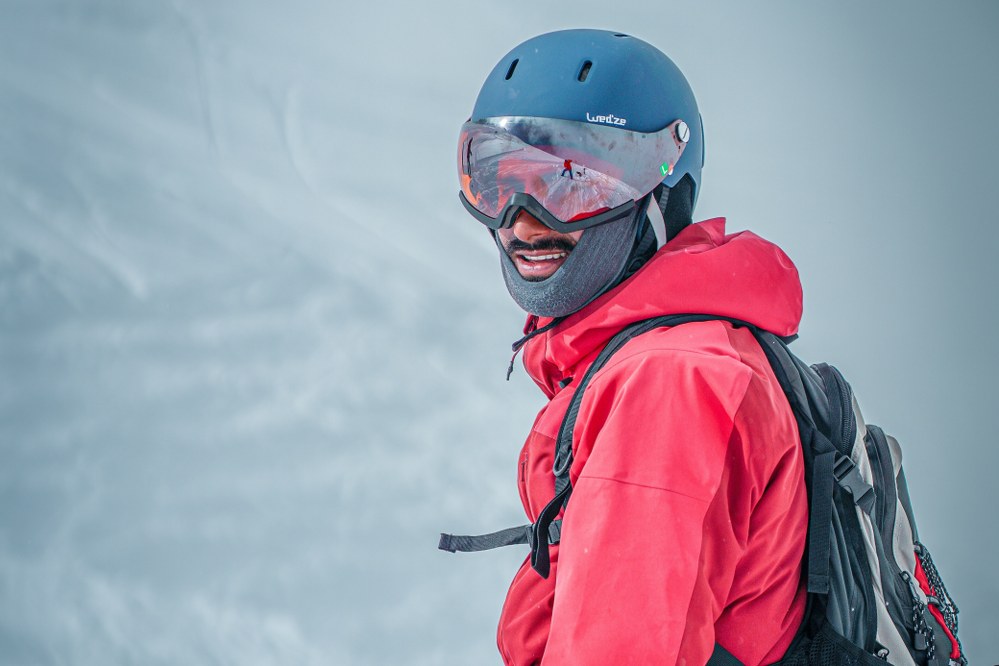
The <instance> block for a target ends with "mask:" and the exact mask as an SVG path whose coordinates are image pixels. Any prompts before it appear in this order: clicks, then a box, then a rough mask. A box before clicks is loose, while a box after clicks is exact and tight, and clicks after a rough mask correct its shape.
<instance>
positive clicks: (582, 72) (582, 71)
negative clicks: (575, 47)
mask: <svg viewBox="0 0 999 666" xmlns="http://www.w3.org/2000/svg"><path fill="white" fill-rule="evenodd" d="M590 67H593V63H592V62H591V61H589V60H587V61H586V62H584V63H583V66H582V67H580V68H579V76H577V77H576V79H577V80H578V81H579V82H580V83H582V82H583V81H585V80H586V77H587V76H589V75H590Z"/></svg>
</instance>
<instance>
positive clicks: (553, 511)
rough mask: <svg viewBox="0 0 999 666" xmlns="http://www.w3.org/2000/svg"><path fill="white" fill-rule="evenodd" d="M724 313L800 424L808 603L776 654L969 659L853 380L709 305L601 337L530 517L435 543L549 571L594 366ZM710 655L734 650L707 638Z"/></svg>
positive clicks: (894, 452)
mask: <svg viewBox="0 0 999 666" xmlns="http://www.w3.org/2000/svg"><path fill="white" fill-rule="evenodd" d="M712 320H722V321H728V322H729V323H731V324H733V325H734V326H737V327H745V328H748V329H749V330H750V331H752V333H753V335H754V336H755V337H756V340H757V341H758V342H759V344H760V346H761V347H762V349H763V351H764V353H765V354H766V356H767V359H768V360H769V362H770V366H771V368H772V369H773V372H774V375H775V376H776V378H777V380H778V382H779V383H780V385H781V388H782V389H783V391H784V394H785V395H786V396H787V400H788V403H789V404H790V407H791V411H792V413H793V414H794V417H795V420H796V422H797V425H798V432H799V434H800V436H801V444H802V451H803V453H804V462H805V481H806V486H807V490H808V498H809V516H808V538H807V546H806V551H805V560H804V562H803V566H802V569H803V573H804V575H805V576H807V588H808V596H807V605H806V610H805V616H804V619H803V621H802V624H801V627H800V629H799V630H798V633H797V635H796V637H795V639H794V641H793V643H792V645H791V647H790V648H789V649H788V651H787V653H786V654H785V656H784V657H783V659H782V660H781V661H780V662H779V663H780V664H782V665H787V666H798V665H806V664H807V665H809V666H815V665H825V664H829V665H833V664H837V665H838V664H851V665H866V664H872V665H874V664H879V665H881V666H883V665H884V664H885V663H886V662H887V663H889V664H894V665H896V666H902V665H906V666H914V665H918V666H924V665H925V666H966V664H967V659H966V658H965V656H964V652H963V649H962V647H961V643H960V641H959V640H958V638H957V614H958V609H957V606H956V605H955V604H954V601H953V600H952V599H951V597H950V595H949V594H948V593H947V590H946V588H945V587H944V584H943V581H942V580H941V578H940V574H939V572H938V571H937V568H936V566H935V565H934V563H933V560H932V558H931V557H930V553H929V551H928V550H927V549H926V547H925V546H924V545H923V544H922V543H921V542H920V541H919V535H918V533H917V531H916V524H915V520H914V514H913V511H912V505H911V502H910V500H909V492H908V489H907V486H906V482H905V474H904V472H903V470H902V451H901V447H900V446H899V444H898V442H897V441H896V440H895V439H894V438H893V437H891V436H889V435H886V434H885V432H884V431H883V430H882V429H881V428H879V427H878V426H875V425H872V424H865V423H864V420H863V417H862V416H861V413H860V409H859V407H858V405H857V402H856V400H855V399H854V396H853V391H852V390H851V388H850V385H849V384H848V383H847V382H846V380H845V379H844V378H843V376H842V374H840V372H839V371H838V370H837V369H836V368H834V367H833V366H831V365H827V364H825V363H819V364H816V365H813V366H809V365H807V364H805V363H804V362H803V361H801V360H800V359H798V358H797V357H796V356H795V355H794V354H792V353H791V351H790V350H789V349H788V347H787V343H788V342H790V341H791V340H792V339H793V337H792V338H790V339H784V338H780V337H778V336H776V335H774V334H772V333H769V332H767V331H764V330H762V329H760V328H757V327H755V326H753V325H752V324H749V323H747V322H743V321H740V320H736V319H730V318H728V317H720V316H712V315H668V316H663V317H655V318H652V319H647V320H644V321H640V322H636V323H634V324H631V325H629V326H628V327H626V328H625V329H623V330H622V331H621V332H619V333H618V334H617V335H616V336H614V337H613V338H612V339H611V340H610V342H608V343H607V345H606V346H605V347H604V349H603V350H602V351H601V352H600V354H599V355H598V356H597V358H596V359H595V360H594V362H593V363H592V365H591V366H590V368H589V369H588V370H587V372H586V373H585V375H584V376H583V378H582V380H580V382H579V384H578V386H577V388H576V390H575V393H574V395H573V397H572V400H571V402H570V404H569V407H568V409H567V411H566V415H565V418H564V420H563V421H562V424H561V427H560V429H559V433H558V438H557V440H556V451H555V464H554V468H553V472H554V474H555V497H554V498H552V500H551V502H549V503H548V505H547V506H546V507H545V508H544V509H543V510H542V511H541V513H540V514H539V516H538V519H537V521H535V522H534V523H533V524H531V525H524V526H521V527H513V528H509V529H506V530H501V531H499V532H493V533H491V534H485V535H478V536H456V535H452V534H441V538H440V543H439V545H438V547H439V548H440V549H441V550H447V551H450V552H456V551H462V552H471V551H481V550H488V549H492V548H496V547H499V546H505V545H512V544H529V545H530V547H531V566H532V567H534V569H535V570H536V571H537V572H538V573H539V574H540V575H541V576H542V577H545V578H547V577H548V575H549V571H550V560H549V553H548V546H549V544H551V543H558V541H559V539H560V536H561V521H560V520H557V516H558V514H559V512H560V511H561V510H562V508H563V507H564V506H565V505H566V503H567V502H568V501H569V497H570V495H571V494H572V486H571V484H570V483H569V467H570V465H571V464H572V436H573V430H574V427H575V423H576V418H577V416H578V414H579V407H580V405H581V404H582V400H583V395H584V392H585V390H586V387H587V386H588V384H589V382H590V380H591V379H592V377H593V376H594V375H595V374H596V373H597V372H598V371H599V370H600V369H601V368H602V367H603V366H604V365H605V364H606V363H607V361H608V359H610V357H611V356H612V355H613V354H614V353H615V352H617V351H618V350H619V349H620V348H621V347H622V346H624V344H625V343H627V342H628V341H629V340H631V339H632V338H634V337H635V336H637V335H641V334H642V333H645V332H647V331H650V330H652V329H654V328H660V327H672V326H678V325H681V324H684V323H687V322H691V321H712ZM708 665H709V666H738V665H740V662H739V661H738V660H737V659H736V658H735V657H734V656H732V655H731V654H730V653H728V652H727V651H726V650H725V649H724V648H723V647H722V646H721V645H717V644H716V645H715V649H714V653H713V654H712V657H711V659H710V661H709V662H708Z"/></svg>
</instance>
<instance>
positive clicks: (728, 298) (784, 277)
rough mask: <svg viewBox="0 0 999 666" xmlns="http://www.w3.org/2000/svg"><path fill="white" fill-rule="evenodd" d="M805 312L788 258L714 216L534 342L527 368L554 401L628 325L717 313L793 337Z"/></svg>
mask: <svg viewBox="0 0 999 666" xmlns="http://www.w3.org/2000/svg"><path fill="white" fill-rule="evenodd" d="M801 310H802V293H801V282H800V280H799V278H798V271H797V269H796V268H795V266H794V264H793V263H792V262H791V260H790V259H789V258H788V256H787V255H786V254H784V252H783V251H782V250H781V249H780V248H779V247H777V246H776V245H774V244H773V243H771V242H769V241H767V240H764V239H763V238H760V237H759V236H757V235H756V234H753V233H752V232H749V231H743V232H739V233H734V234H728V235H727V234H726V233H725V219H724V218H714V219H711V220H707V221H705V222H700V223H698V224H692V225H690V226H689V227H687V228H686V229H684V230H683V231H682V232H680V233H679V234H678V235H677V237H676V238H674V239H673V240H671V241H670V242H669V243H667V244H666V245H665V246H663V247H662V248H661V249H660V250H659V251H658V252H657V253H656V254H655V256H653V257H652V259H650V260H649V261H648V262H647V263H646V264H645V266H643V267H642V268H641V269H639V271H638V272H636V273H635V274H634V275H632V276H631V277H629V278H628V279H627V280H625V281H624V282H622V283H621V284H619V285H617V286H616V287H615V288H614V289H611V290H610V291H608V292H607V293H605V294H603V295H602V296H600V297H599V298H598V299H596V300H595V301H593V302H592V303H590V304H589V305H587V306H586V307H584V308H582V309H581V310H579V311H578V312H576V313H574V314H572V315H570V316H568V317H566V318H565V319H564V320H562V321H561V322H559V323H558V324H557V325H556V326H554V327H552V328H551V329H550V330H548V331H546V332H545V333H543V334H541V335H537V336H535V337H533V338H532V339H531V340H529V341H528V342H527V344H526V345H525V346H524V367H525V368H526V369H527V372H528V374H529V375H530V376H531V377H532V378H533V379H534V381H535V382H536V383H537V384H538V385H539V386H540V387H541V388H542V390H543V391H545V393H547V394H548V395H549V397H550V396H553V395H554V394H555V393H557V392H558V391H559V390H560V387H559V382H561V381H563V380H565V379H566V378H567V377H572V376H573V375H574V374H575V373H576V372H577V370H578V369H579V366H580V364H582V363H588V362H589V361H590V360H592V358H593V357H594V356H595V355H596V354H597V353H599V351H600V349H602V348H603V346H604V345H605V344H606V343H607V342H608V341H609V340H610V338H611V337H613V336H614V335H615V334H616V333H617V332H618V331H620V330H621V329H622V328H624V327H625V326H627V325H628V324H630V323H633V322H636V321H639V320H642V319H648V318H650V317H656V316H660V315H668V314H687V313H697V314H716V315H721V316H725V317H733V318H736V319H742V320H744V321H748V322H749V323H751V324H755V325H756V326H759V327H761V328H763V329H766V330H768V331H771V332H772V333H775V334H777V335H781V336H788V335H793V334H795V333H796V332H797V330H798V324H799V323H800V320H801ZM536 323H537V326H538V328H541V327H544V326H546V325H548V324H550V323H551V320H550V319H546V318H541V319H540V320H537V322H536Z"/></svg>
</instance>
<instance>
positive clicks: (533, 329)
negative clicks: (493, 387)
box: [506, 315, 565, 381]
mask: <svg viewBox="0 0 999 666" xmlns="http://www.w3.org/2000/svg"><path fill="white" fill-rule="evenodd" d="M563 319H565V317H555V319H552V321H551V323H549V324H547V325H545V326H542V327H541V328H538V316H537V315H531V316H529V317H528V318H527V323H526V324H525V325H524V337H522V338H521V339H520V340H517V341H516V342H514V343H513V356H511V357H510V365H509V367H507V369H506V380H507V381H510V375H512V374H513V363H514V361H516V360H517V354H519V353H520V350H521V349H523V348H524V345H526V344H527V341H528V340H530V339H531V338H533V337H534V336H536V335H541V334H542V333H544V332H545V331H550V330H551V329H552V328H554V327H555V326H556V325H558V324H559V323H560V322H561V321H562V320H563Z"/></svg>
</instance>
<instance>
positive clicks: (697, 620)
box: [498, 219, 808, 666]
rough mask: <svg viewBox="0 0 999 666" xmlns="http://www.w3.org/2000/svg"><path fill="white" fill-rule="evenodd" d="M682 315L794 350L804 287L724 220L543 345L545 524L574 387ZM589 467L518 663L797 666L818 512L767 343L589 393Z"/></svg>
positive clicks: (512, 635)
mask: <svg viewBox="0 0 999 666" xmlns="http://www.w3.org/2000/svg"><path fill="white" fill-rule="evenodd" d="M677 313H709V314H718V315H725V316H729V317H734V318H738V319H742V320H746V321H749V322H751V323H754V324H756V325H758V326H760V327H762V328H765V329H767V330H769V331H772V332H774V333H777V334H779V335H790V334H793V333H794V332H795V331H796V330H797V327H798V322H799V319H800V316H801V285H800V283H799V281H798V275H797V271H796V269H795V267H794V265H793V264H792V263H791V261H790V260H789V259H788V258H787V256H786V255H785V254H784V253H783V252H782V251H781V250H780V249H779V248H778V247H776V246H775V245H773V244H771V243H769V242H767V241H765V240H763V239H761V238H760V237H758V236H756V235H754V234H752V233H749V232H743V233H738V234H732V235H730V236H726V235H725V223H724V220H723V219H715V220H709V221H707V222H703V223H700V224H696V225H692V226H690V227H688V228H687V229H685V230H684V231H683V232H682V233H681V234H680V235H679V236H677V238H675V239H674V240H673V241H671V242H670V243H669V244H667V245H666V246H665V247H664V248H662V249H661V250H660V251H659V252H658V253H657V254H656V255H655V257H653V258H652V259H651V260H650V261H649V262H648V263H647V264H646V265H645V266H644V267H643V268H642V269H641V270H640V271H639V272H638V273H636V274H635V275H633V276H632V277H630V278H629V279H628V280H626V281H625V282H624V283H622V284H621V285H619V286H618V287H616V288H615V289H613V290H612V291H610V292H608V293H607V294H604V295H603V296H601V297H600V298H599V299H597V300H596V301H594V302H593V303H591V304H590V305H588V306H587V307H585V308H584V309H582V310H581V311H579V312H577V313H575V314H573V315H572V316H570V317H568V318H567V319H566V320H565V321H563V322H562V323H560V324H559V325H558V326H556V327H555V328H553V329H552V330H550V331H548V332H546V333H544V334H541V335H538V336H537V337H535V338H533V339H531V340H530V341H529V342H528V344H527V345H526V346H525V348H524V365H525V367H526V368H527V371H528V373H529V374H530V375H531V377H533V378H534V380H535V381H536V382H537V383H538V385H539V386H540V387H541V389H542V390H543V391H544V392H545V393H546V394H547V395H548V397H549V398H550V402H549V403H548V404H547V405H546V406H545V407H544V408H543V409H542V410H541V412H540V413H539V414H538V417H537V419H536V420H535V423H534V427H533V428H532V430H531V434H530V435H529V436H528V438H527V442H526V443H525V445H524V448H523V450H522V452H521V456H520V472H519V486H520V495H521V500H522V501H523V504H524V509H525V510H526V511H527V515H528V517H529V518H530V519H531V520H532V521H533V520H534V519H535V518H536V517H537V514H538V512H539V511H540V510H541V509H542V508H543V507H544V505H545V504H546V503H547V502H548V501H549V500H551V498H552V497H553V495H554V477H553V475H552V456H553V452H554V445H555V439H556V436H557V432H558V428H559V425H560V424H561V422H562V418H563V416H564V414H565V410H566V408H567V406H568V403H569V399H570V398H571V395H572V392H573V385H572V384H571V383H570V384H569V385H568V386H567V388H564V389H563V388H560V382H562V381H563V380H565V379H567V378H569V377H577V378H581V377H582V375H583V373H584V372H585V371H586V368H587V367H588V366H589V364H590V363H591V362H592V361H593V359H594V358H595V356H596V355H597V353H599V351H600V350H601V348H602V347H603V345H604V344H605V343H606V342H607V341H608V340H609V339H610V338H611V337H612V336H613V335H614V334H615V333H617V332H618V331H619V330H620V329H621V328H622V327H624V326H625V325H626V324H628V323H630V322H633V321H637V320H640V319H645V318H648V317H652V316H656V315H662V314H677ZM545 323H548V322H547V321H541V322H540V324H542V325H543V324H545ZM573 454H574V461H573V464H572V467H571V469H570V480H571V481H572V484H573V494H572V498H571V499H570V501H569V504H568V507H567V509H566V510H565V515H564V522H563V530H562V542H561V544H559V545H558V546H553V547H552V549H551V552H552V573H551V576H550V577H549V578H548V579H543V578H541V577H540V576H539V575H538V574H537V573H536V572H535V571H534V570H533V569H531V567H530V564H529V562H525V563H524V565H523V566H521V568H520V571H519V572H518V573H517V575H516V577H515V578H514V580H513V583H512V584H511V586H510V591H509V593H508V595H507V599H506V603H505V605H504V608H503V613H502V617H501V618H500V625H499V632H498V644H499V649H500V653H501V654H502V656H503V660H504V662H505V663H507V664H511V665H516V666H526V665H530V664H538V663H541V664H543V665H544V666H562V665H569V664H571V665H572V666H586V665H588V664H594V665H596V664H599V665H601V666H606V665H608V664H674V663H675V664H690V665H697V666H700V665H702V664H704V663H705V662H706V661H707V660H708V657H709V656H710V654H711V651H712V649H713V648H714V644H715V642H716V641H717V642H718V643H720V644H721V645H722V646H724V647H725V648H726V649H728V650H729V651H730V652H731V653H733V654H734V655H735V656H736V657H737V658H738V659H739V660H741V661H742V662H743V663H744V664H747V665H751V664H760V663H770V662H773V661H776V660H778V659H779V658H780V657H781V655H782V654H783V653H784V651H785V650H786V649H787V647H788V646H789V644H790V642H791V639H792V638H793V636H794V633H795V631H796V630H797V628H798V624H799V623H800V620H801V618H802V615H803V612H804V601H805V594H804V588H803V587H802V582H801V558H802V553H803V550H804V544H805V533H806V524H807V520H808V509H807V502H806V494H805V485H804V479H803V462H802V455H801V445H800V443H799V441H798V435H797V429H796V426H795V422H794V418H793V416H792V415H791V413H790V409H789V408H788V406H787V402H786V399H785V397H784V394H783V392H782V391H781V389H780V386H779V385H778V383H777V380H776V379H775V378H774V376H773V373H772V371H771V370H770V366H769V365H768V363H767V360H766V357H765V356H764V355H763V352H762V350H761V349H760V348H759V345H758V344H757V343H756V341H755V339H754V338H753V335H752V334H751V333H750V332H749V331H747V330H746V329H737V328H733V327H732V326H731V325H729V324H727V323H722V322H717V321H713V322H701V323H690V324H684V325H682V326H678V327H675V328H670V329H659V330H655V331H652V332H649V333H646V334H644V335H641V336H638V337H637V338H635V339H633V340H631V341H630V342H629V343H628V344H627V345H626V346H625V347H624V348H622V349H621V350H620V351H619V352H618V353H617V354H615V355H614V357H612V358H611V360H610V361H609V362H608V364H607V366H606V367H604V368H603V369H601V370H600V372H599V373H598V374H597V375H596V376H595V377H594V378H593V381H592V382H591V383H590V385H589V387H588V388H587V390H586V397H585V398H584V399H583V403H582V406H581V409H580V413H579V419H578V421H577V424H576V430H575V437H574V440H573Z"/></svg>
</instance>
